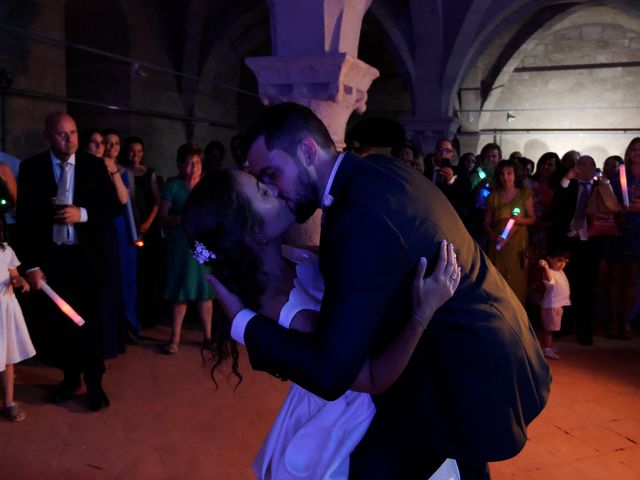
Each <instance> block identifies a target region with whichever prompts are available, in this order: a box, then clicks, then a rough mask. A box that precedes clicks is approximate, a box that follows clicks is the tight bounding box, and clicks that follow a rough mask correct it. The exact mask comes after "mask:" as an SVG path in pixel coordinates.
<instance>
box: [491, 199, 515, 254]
mask: <svg viewBox="0 0 640 480" xmlns="http://www.w3.org/2000/svg"><path fill="white" fill-rule="evenodd" d="M519 214H520V209H519V208H518V207H516V208H514V209H513V210H512V211H511V215H512V217H511V218H510V219H509V221H508V222H507V225H506V226H505V227H504V230H503V231H502V233H501V234H500V238H502V239H503V240H506V239H507V237H508V236H509V232H510V231H511V229H512V228H513V225H514V224H515V223H516V219H515V218H513V217H514V216H517V215H519ZM500 248H501V245H500V244H498V245H496V250H500Z"/></svg>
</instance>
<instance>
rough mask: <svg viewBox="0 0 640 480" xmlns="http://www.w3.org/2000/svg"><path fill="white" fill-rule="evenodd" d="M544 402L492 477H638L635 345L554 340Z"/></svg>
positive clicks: (638, 345) (638, 351)
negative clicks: (556, 355) (520, 445)
mask: <svg viewBox="0 0 640 480" xmlns="http://www.w3.org/2000/svg"><path fill="white" fill-rule="evenodd" d="M557 347H558V350H559V352H560V355H561V359H560V360H559V361H553V362H552V363H551V367H552V371H553V376H554V381H553V384H552V391H551V398H550V400H549V405H548V406H547V408H546V409H545V410H544V411H543V413H542V415H540V417H539V418H538V419H537V420H535V421H534V422H533V424H532V425H531V427H530V429H529V438H530V440H529V442H528V443H527V445H526V446H525V448H524V450H523V451H522V452H521V453H520V454H519V455H518V456H517V457H515V458H513V459H511V460H508V461H506V462H500V463H496V464H492V466H491V472H492V476H493V478H496V479H527V480H528V479H533V478H536V479H545V480H549V479H556V478H558V479H560V478H563V479H588V480H591V479H601V480H602V479H623V478H624V479H640V341H639V339H638V338H635V339H633V340H631V341H621V340H608V339H605V338H600V337H596V345H595V346H594V347H581V346H579V345H577V344H576V343H575V342H572V341H569V340H565V341H559V342H557Z"/></svg>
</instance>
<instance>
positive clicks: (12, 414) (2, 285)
mask: <svg viewBox="0 0 640 480" xmlns="http://www.w3.org/2000/svg"><path fill="white" fill-rule="evenodd" d="M2 224H3V222H2V221H1V220H0V377H1V378H2V388H3V391H4V408H3V409H2V414H3V415H4V416H5V417H6V418H7V419H8V420H10V421H12V422H19V421H21V420H24V419H25V417H26V414H25V413H24V411H23V410H22V409H21V408H20V407H19V406H18V404H17V403H16V402H14V401H13V381H14V372H13V365H14V364H15V363H18V362H21V361H22V360H25V359H27V358H30V357H33V356H34V355H35V353H36V351H35V349H34V348H33V344H32V343H31V338H30V337H29V331H28V330H27V325H26V324H25V322H24V317H23V316H22V310H20V305H19V304H18V300H17V299H16V296H15V295H14V293H13V289H14V288H20V289H22V291H23V292H26V291H28V290H29V284H28V283H27V282H26V281H25V279H24V278H22V277H21V276H20V275H19V274H18V270H17V267H18V265H20V262H19V261H18V258H17V257H16V254H15V253H14V252H13V249H12V248H11V247H10V246H9V245H7V244H6V243H4V235H3V233H2V232H3V230H4V229H3V227H4V225H2Z"/></svg>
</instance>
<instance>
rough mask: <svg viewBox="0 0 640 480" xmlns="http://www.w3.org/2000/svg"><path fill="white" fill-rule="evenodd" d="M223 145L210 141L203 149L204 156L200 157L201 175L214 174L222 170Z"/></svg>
mask: <svg viewBox="0 0 640 480" xmlns="http://www.w3.org/2000/svg"><path fill="white" fill-rule="evenodd" d="M224 152H225V149H224V145H223V144H222V143H220V142H218V141H217V140H212V141H210V142H209V143H207V146H206V147H204V156H203V157H202V175H207V174H208V173H211V172H215V171H216V170H220V169H221V168H222V162H223V161H224Z"/></svg>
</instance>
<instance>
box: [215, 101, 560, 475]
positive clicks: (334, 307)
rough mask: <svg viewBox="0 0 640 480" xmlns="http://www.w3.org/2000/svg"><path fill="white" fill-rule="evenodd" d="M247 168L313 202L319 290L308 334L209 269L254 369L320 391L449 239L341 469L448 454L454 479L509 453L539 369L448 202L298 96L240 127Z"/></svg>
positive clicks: (504, 291) (355, 359)
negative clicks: (420, 330) (441, 296)
mask: <svg viewBox="0 0 640 480" xmlns="http://www.w3.org/2000/svg"><path fill="white" fill-rule="evenodd" d="M246 138H247V140H248V143H249V145H250V148H249V150H248V159H249V164H250V166H251V169H252V171H253V172H254V173H255V174H257V175H259V177H260V178H262V180H263V181H265V182H268V183H271V184H273V185H276V186H277V187H278V189H279V195H280V196H281V197H282V198H284V199H286V200H287V203H288V205H289V207H290V208H291V209H292V211H293V212H294V213H295V215H296V219H297V220H298V221H304V220H305V219H306V218H308V217H309V215H311V214H312V213H313V212H314V211H315V209H316V208H318V207H319V206H322V207H323V209H324V219H323V226H322V232H321V238H320V269H321V272H322V275H323V278H324V281H325V294H324V299H323V302H322V307H321V311H320V319H319V322H318V325H319V328H318V331H317V333H315V334H300V333H297V332H293V331H288V330H285V329H284V328H282V327H280V326H278V324H277V322H274V321H273V320H270V319H268V318H265V317H263V316H261V315H256V314H255V313H254V312H252V311H251V310H248V309H243V305H241V304H240V302H239V301H238V299H237V298H235V297H234V296H233V295H231V294H229V292H228V291H226V290H225V289H224V288H223V287H222V286H221V285H220V284H219V283H218V282H216V281H215V280H214V281H213V284H214V286H215V287H216V290H217V292H218V293H219V297H218V298H219V299H220V300H221V301H222V302H223V305H224V307H225V310H226V311H227V313H228V314H229V315H230V316H231V318H233V319H234V320H233V326H232V335H233V337H234V338H235V339H236V340H239V341H241V342H244V343H245V345H246V347H247V351H248V353H249V358H250V361H251V364H252V366H253V368H255V369H258V370H265V371H268V372H269V373H271V374H272V375H275V376H277V377H280V378H290V379H291V380H292V381H294V382H296V383H297V384H299V385H301V386H302V387H304V388H305V389H307V390H309V391H311V392H313V393H315V394H317V395H319V396H321V397H323V398H326V399H328V400H331V399H335V398H337V397H339V396H340V395H342V394H343V393H344V392H345V391H346V390H348V389H349V388H350V386H351V385H352V384H353V381H354V380H355V378H356V376H357V374H358V372H359V370H360V368H361V366H362V365H363V363H364V361H365V359H366V358H367V356H369V355H371V354H372V353H374V352H377V351H379V350H380V349H381V348H382V347H383V346H384V345H385V344H386V343H387V342H388V339H389V338H392V337H393V336H394V335H395V334H396V333H397V332H398V330H399V328H400V326H401V325H402V322H404V321H405V319H407V318H409V313H410V295H409V292H410V285H411V280H412V278H413V275H414V272H415V267H416V264H417V261H418V259H419V257H421V256H425V257H427V258H428V259H429V264H430V265H435V261H434V260H435V258H434V257H435V256H436V255H437V252H438V249H439V246H440V242H441V241H442V240H443V239H446V240H448V241H449V242H452V243H453V244H454V245H455V249H456V252H457V255H458V264H459V265H460V266H461V268H462V279H461V282H460V286H459V287H458V289H457V291H456V292H455V294H454V296H453V298H452V299H451V300H450V301H448V302H447V303H445V304H444V305H443V306H442V307H441V308H440V309H439V310H438V311H437V312H436V314H435V315H434V317H433V320H432V322H431V324H430V325H429V327H428V328H427V330H426V331H425V333H424V335H423V337H422V339H421V341H420V343H419V345H418V346H417V348H416V350H415V352H414V354H413V356H412V358H411V360H410V362H409V364H408V366H407V367H406V369H405V370H404V372H403V373H402V375H401V376H400V378H399V379H398V380H397V381H396V382H395V384H394V385H393V386H391V387H390V388H389V389H388V390H386V391H385V392H384V393H382V394H380V395H376V396H374V397H373V399H374V402H375V404H376V409H377V412H376V415H375V417H374V419H373V422H372V423H371V426H370V428H369V430H368V432H367V434H366V435H365V437H364V439H363V440H362V442H361V443H360V445H359V446H358V448H357V449H356V450H355V451H354V452H353V453H352V455H351V461H350V477H351V478H358V479H360V478H362V479H391V478H402V479H414V478H415V479H422V480H423V479H425V478H428V476H429V475H430V474H431V473H433V472H434V471H435V469H436V468H437V467H438V466H439V465H440V464H441V463H442V461H443V460H444V459H445V458H447V457H449V458H455V459H456V460H457V461H458V464H459V467H460V469H461V472H462V475H463V477H462V478H464V479H467V478H488V469H487V464H486V462H488V461H494V460H502V459H505V458H509V457H512V456H514V455H516V454H517V453H518V452H519V451H520V450H521V449H522V448H523V446H524V444H525V441H526V425H527V424H528V423H529V422H531V421H532V420H533V419H534V418H535V417H536V416H537V415H538V414H539V413H540V411H541V410H542V408H543V407H544V405H545V403H546V401H547V397H548V394H549V386H550V385H549V384H550V374H549V369H548V366H547V364H546V363H545V361H544V358H543V357H542V353H541V351H540V348H539V347H538V343H537V341H536V338H535V336H534V333H533V331H532V329H531V327H530V325H529V323H528V320H527V316H526V313H525V311H524V309H523V308H522V305H521V304H520V302H519V301H518V300H517V298H516V297H515V295H514V294H513V293H512V292H511V290H510V289H509V286H508V285H507V284H506V283H505V281H504V279H503V278H502V277H501V276H500V275H499V274H498V273H497V271H496V270H495V268H494V267H493V266H492V265H491V263H490V262H489V261H488V260H487V257H486V256H485V255H484V254H483V253H482V252H481V251H480V249H479V248H478V246H477V245H476V244H475V243H474V242H473V241H472V240H471V238H470V237H469V235H468V233H467V231H466V229H465V228H464V225H463V224H462V223H461V221H460V219H459V218H458V216H457V215H456V214H455V211H454V210H453V208H452V207H451V205H450V204H449V203H448V202H447V201H446V199H445V198H444V196H443V195H442V194H441V193H440V191H439V190H438V189H437V188H436V187H434V185H433V184H432V183H431V182H428V181H426V180H425V179H424V178H423V177H422V176H421V175H416V174H415V172H414V171H413V170H412V169H411V167H409V166H407V165H404V164H403V163H401V162H395V161H392V160H390V159H389V157H386V156H384V155H376V154H372V155H369V156H367V157H366V160H365V159H360V158H358V157H356V156H354V155H351V154H338V153H337V152H336V149H335V146H334V143H333V141H332V140H331V137H330V136H329V133H328V131H327V129H326V128H325V127H324V125H323V124H322V122H321V121H320V120H319V119H318V118H317V117H316V116H315V115H314V114H313V113H312V112H311V111H310V110H309V109H307V108H306V107H302V106H300V105H296V104H291V103H289V104H287V103H285V104H279V105H275V106H273V107H270V108H269V109H267V110H265V111H264V112H263V113H262V115H261V116H260V117H259V118H258V120H257V121H256V123H255V124H254V125H253V126H252V127H251V128H250V129H249V131H248V132H247V137H246Z"/></svg>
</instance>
